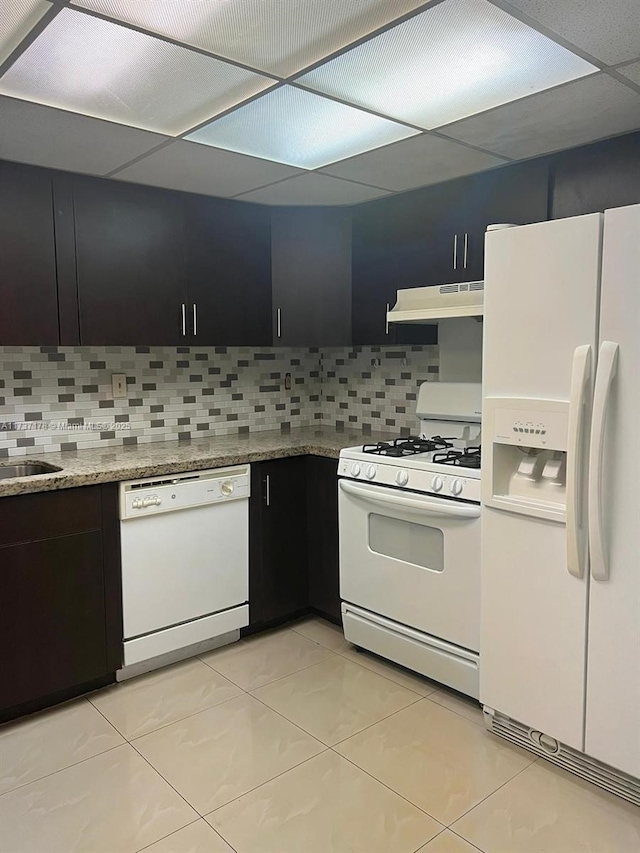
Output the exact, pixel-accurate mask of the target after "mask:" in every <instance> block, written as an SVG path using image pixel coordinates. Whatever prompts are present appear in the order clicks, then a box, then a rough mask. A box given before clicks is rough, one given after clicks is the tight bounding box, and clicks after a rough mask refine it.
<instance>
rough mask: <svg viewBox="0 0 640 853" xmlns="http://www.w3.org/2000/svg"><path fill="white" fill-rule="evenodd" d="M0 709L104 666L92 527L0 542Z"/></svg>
mask: <svg viewBox="0 0 640 853" xmlns="http://www.w3.org/2000/svg"><path fill="white" fill-rule="evenodd" d="M0 601H1V602H2V618H1V619H0V648H1V649H2V678H1V679H0V708H1V709H7V708H11V707H13V706H14V705H19V704H22V703H24V702H29V701H31V700H34V699H38V698H40V697H43V696H47V695H49V694H53V693H55V692H56V691H59V690H64V689H67V688H70V687H73V686H75V685H81V684H83V683H86V682H89V681H91V680H93V679H96V678H100V677H101V676H103V675H104V674H105V673H106V672H107V670H108V667H107V642H106V632H105V591H104V569H103V548H102V534H101V533H100V531H92V532H88V533H78V534H74V535H71V536H59V537H57V538H53V539H46V540H41V541H36V542H28V543H24V544H19V545H10V546H6V547H4V548H0Z"/></svg>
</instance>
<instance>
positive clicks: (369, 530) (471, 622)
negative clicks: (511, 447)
mask: <svg viewBox="0 0 640 853" xmlns="http://www.w3.org/2000/svg"><path fill="white" fill-rule="evenodd" d="M481 396H482V394H481V387H480V385H478V384H467V383H444V382H434V383H431V382H429V383H423V384H422V385H421V386H420V392H419V396H418V417H419V418H420V426H421V436H422V438H400V439H397V440H396V441H394V442H388V443H387V442H381V443H379V444H376V445H369V446H368V445H365V446H364V447H354V448H349V449H347V450H343V451H342V452H341V453H340V461H339V465H338V476H339V478H340V479H339V482H338V488H339V495H338V501H339V524H340V595H341V599H342V618H343V626H344V633H345V637H346V638H347V640H349V641H350V642H352V643H354V644H355V645H357V646H361V647H363V648H365V649H369V650H370V651H373V652H375V653H377V654H379V655H381V656H383V657H385V658H388V659H390V660H393V661H396V662H397V663H400V664H402V665H403V666H406V667H408V668H409V669H413V670H415V671H416V672H420V673H422V674H423V675H426V676H428V677H429V678H433V679H435V680H436V681H440V682H442V683H444V684H448V685H450V686H451V687H454V688H455V689H457V690H459V691H461V692H463V693H467V694H469V695H470V696H474V697H476V698H477V697H478V651H479V648H480V645H479V640H480V616H479V614H480V479H479V478H480V448H479V446H478V442H479V439H480V405H481ZM441 436H444V438H441ZM428 437H431V438H428Z"/></svg>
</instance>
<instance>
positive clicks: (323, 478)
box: [306, 456, 341, 622]
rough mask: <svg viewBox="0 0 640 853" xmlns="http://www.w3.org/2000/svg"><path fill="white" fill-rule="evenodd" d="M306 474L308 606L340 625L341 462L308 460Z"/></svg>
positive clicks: (335, 460)
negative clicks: (339, 484) (339, 499)
mask: <svg viewBox="0 0 640 853" xmlns="http://www.w3.org/2000/svg"><path fill="white" fill-rule="evenodd" d="M306 473H307V537H308V540H307V541H308V553H309V604H310V605H311V607H312V608H313V609H314V610H318V611H320V613H322V615H323V616H328V617H329V618H330V619H332V620H333V621H336V622H339V621H340V619H341V616H340V570H339V554H338V552H339V547H338V460H337V459H324V458H322V457H320V456H308V457H307V472H306Z"/></svg>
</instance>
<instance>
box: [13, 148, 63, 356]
mask: <svg viewBox="0 0 640 853" xmlns="http://www.w3.org/2000/svg"><path fill="white" fill-rule="evenodd" d="M0 306H1V307H0V345H22V346H29V345H44V344H53V345H55V344H58V343H59V342H60V341H59V328H58V292H57V282H56V254H55V244H54V226H53V200H52V183H51V173H49V172H45V171H44V170H41V169H34V168H31V167H29V166H19V165H16V164H14V163H6V162H0Z"/></svg>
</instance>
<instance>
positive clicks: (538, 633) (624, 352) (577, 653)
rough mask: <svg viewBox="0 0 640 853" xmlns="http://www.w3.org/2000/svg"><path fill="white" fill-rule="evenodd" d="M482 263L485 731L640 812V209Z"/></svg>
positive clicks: (526, 230)
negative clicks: (596, 785) (629, 802)
mask: <svg viewBox="0 0 640 853" xmlns="http://www.w3.org/2000/svg"><path fill="white" fill-rule="evenodd" d="M485 258H486V260H485V264H486V266H485V315H484V359H483V395H484V399H483V467H482V490H483V495H482V497H483V505H482V606H481V644H480V656H481V657H480V699H481V702H482V703H483V705H484V706H485V721H486V722H487V725H488V726H489V727H490V728H491V729H492V730H493V731H495V732H496V733H497V734H501V735H502V736H504V737H507V738H509V739H511V740H512V741H515V742H517V743H520V744H521V745H523V746H527V747H528V748H530V749H533V750H534V751H536V752H538V753H539V754H542V755H545V756H547V757H549V758H550V759H551V760H554V761H556V762H558V763H560V764H563V765H564V766H566V767H567V768H568V769H572V770H574V772H577V773H580V774H581V775H583V776H585V777H587V778H590V779H591V780H592V781H596V782H598V783H599V784H602V785H604V786H605V787H607V788H609V789H610V790H614V791H616V792H617V793H619V794H622V795H623V796H626V797H628V798H629V799H632V800H634V801H635V802H638V803H639V804H640V783H639V782H638V779H640V205H633V206H630V207H624V208H617V209H614V210H609V211H606V213H604V214H592V215H587V216H579V217H574V218H571V219H564V220H557V221H553V222H543V223H539V224H534V225H525V226H521V227H499V226H496V230H489V231H488V233H487V235H486V255H485Z"/></svg>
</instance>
